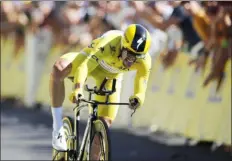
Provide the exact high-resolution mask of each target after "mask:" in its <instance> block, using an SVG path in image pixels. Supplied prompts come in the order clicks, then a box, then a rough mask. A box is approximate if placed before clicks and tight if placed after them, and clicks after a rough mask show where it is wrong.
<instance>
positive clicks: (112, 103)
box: [79, 99, 130, 106]
mask: <svg viewBox="0 0 232 161" xmlns="http://www.w3.org/2000/svg"><path fill="white" fill-rule="evenodd" d="M79 101H80V102H86V103H90V104H98V105H128V106H129V105H130V103H116V102H99V101H95V100H92V101H88V100H86V99H80V100H79Z"/></svg>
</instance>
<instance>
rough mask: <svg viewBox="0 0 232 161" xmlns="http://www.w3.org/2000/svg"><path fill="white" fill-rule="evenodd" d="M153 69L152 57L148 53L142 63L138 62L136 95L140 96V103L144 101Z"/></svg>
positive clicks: (135, 85)
mask: <svg viewBox="0 0 232 161" xmlns="http://www.w3.org/2000/svg"><path fill="white" fill-rule="evenodd" d="M150 70H151V57H150V55H148V56H147V57H146V58H145V59H144V60H143V61H141V63H139V64H137V72H136V76H135V81H134V96H132V97H136V98H138V100H139V102H140V105H142V104H143V103H144V99H145V93H146V89H147V83H148V79H149V75H150Z"/></svg>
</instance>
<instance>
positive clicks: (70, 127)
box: [52, 116, 75, 161]
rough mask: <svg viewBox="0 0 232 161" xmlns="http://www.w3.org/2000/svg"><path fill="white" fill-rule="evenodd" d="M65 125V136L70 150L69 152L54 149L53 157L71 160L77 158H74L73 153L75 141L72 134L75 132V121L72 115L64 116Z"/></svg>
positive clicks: (54, 158)
mask: <svg viewBox="0 0 232 161" xmlns="http://www.w3.org/2000/svg"><path fill="white" fill-rule="evenodd" d="M63 126H64V132H65V138H66V141H67V147H68V151H67V152H59V151H57V150H55V149H53V155H52V158H53V160H59V161H61V160H65V161H66V160H67V161H69V160H70V161H71V160H75V159H74V154H73V152H74V151H73V150H74V141H73V139H70V136H72V135H73V132H74V122H73V119H72V118H71V117H67V116H66V117H64V118H63Z"/></svg>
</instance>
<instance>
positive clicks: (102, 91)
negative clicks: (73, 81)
mask: <svg viewBox="0 0 232 161" xmlns="http://www.w3.org/2000/svg"><path fill="white" fill-rule="evenodd" d="M107 81H108V78H105V79H104V80H103V82H102V84H101V85H100V88H99V89H97V87H96V86H95V87H94V88H93V89H90V88H89V87H88V85H85V91H87V92H90V93H92V94H93V93H94V94H97V95H101V96H105V95H111V94H113V93H114V92H116V79H113V83H112V87H111V90H106V89H105V88H104V87H105V85H106V82H107Z"/></svg>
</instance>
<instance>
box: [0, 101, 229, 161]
mask: <svg viewBox="0 0 232 161" xmlns="http://www.w3.org/2000/svg"><path fill="white" fill-rule="evenodd" d="M83 128H84V123H82V124H81V129H82V131H83ZM110 133H111V139H112V145H111V146H112V158H113V160H156V161H171V160H175V161H177V160H178V161H180V160H181V161H196V160H197V161H201V160H202V161H203V160H204V161H205V160H207V161H227V160H228V161H229V160H231V159H232V157H231V155H229V153H224V152H222V151H216V152H211V151H210V149H209V148H208V147H204V146H203V147H177V146H176V147H175V146H172V147H171V146H169V147H167V146H165V145H162V144H159V143H156V142H154V141H151V140H150V139H148V138H146V137H141V136H135V135H133V134H131V132H127V131H125V130H123V129H121V130H120V129H111V132H110ZM51 134H52V119H51V115H50V113H49V112H48V111H43V110H35V109H26V108H12V107H11V106H9V105H4V104H3V105H1V160H51V153H52V147H51Z"/></svg>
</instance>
